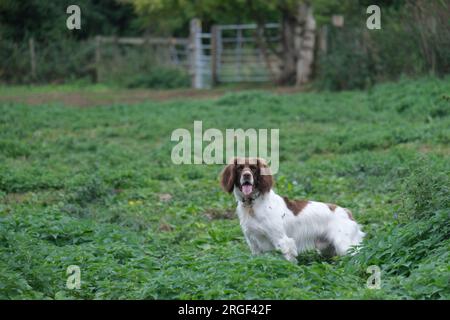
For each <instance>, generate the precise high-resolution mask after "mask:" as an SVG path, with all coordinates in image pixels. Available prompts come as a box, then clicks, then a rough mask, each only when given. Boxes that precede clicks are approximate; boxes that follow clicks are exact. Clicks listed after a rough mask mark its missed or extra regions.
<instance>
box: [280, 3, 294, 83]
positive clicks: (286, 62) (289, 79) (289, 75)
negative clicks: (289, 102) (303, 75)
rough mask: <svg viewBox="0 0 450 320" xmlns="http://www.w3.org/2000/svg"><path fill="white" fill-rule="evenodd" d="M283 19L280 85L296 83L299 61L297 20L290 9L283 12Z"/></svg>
mask: <svg viewBox="0 0 450 320" xmlns="http://www.w3.org/2000/svg"><path fill="white" fill-rule="evenodd" d="M281 19H282V21H281V46H282V53H281V58H282V61H281V70H280V75H279V77H278V83H279V84H291V83H293V82H294V81H295V73H296V61H297V57H296V50H295V43H294V42H295V26H296V19H295V16H293V15H292V13H291V12H290V10H288V9H285V10H283V11H282V18H281Z"/></svg>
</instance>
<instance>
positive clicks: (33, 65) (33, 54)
mask: <svg viewBox="0 0 450 320" xmlns="http://www.w3.org/2000/svg"><path fill="white" fill-rule="evenodd" d="M28 45H29V47H30V66H31V79H32V80H36V51H35V48H34V38H30V40H28Z"/></svg>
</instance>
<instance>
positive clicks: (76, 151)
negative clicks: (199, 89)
mask: <svg viewBox="0 0 450 320" xmlns="http://www.w3.org/2000/svg"><path fill="white" fill-rule="evenodd" d="M449 84H450V79H444V80H437V79H435V78H428V79H422V80H417V81H413V80H406V79H403V80H402V81H400V82H398V83H395V84H392V83H389V84H384V85H380V86H375V87H374V88H372V89H371V90H370V91H369V92H359V91H355V92H342V93H330V92H321V93H298V94H289V95H277V94H271V93H267V92H261V91H248V92H241V93H229V94H227V95H225V96H223V97H221V98H219V99H214V100H207V99H204V100H198V101H196V100H184V101H169V102H151V101H149V102H146V103H143V104H140V105H114V106H108V107H101V108H83V109H77V108H72V107H63V106H50V105H42V106H33V107H30V106H26V105H18V104H14V105H11V104H8V105H1V106H0V146H1V147H0V226H1V228H0V298H2V299H13V298H15V299H18V298H20V299H155V298H166V299H175V298H177V299H201V298H210V299H238V298H247V299H258V298H259V299H264V298H273V299H317V298H320V299H357V298H360V299H387V298H394V299H449V298H450V291H449V286H448V283H449V279H450V268H449V266H450V258H449V252H450V250H449V249H450V242H449V238H450V237H449V236H450V234H449V232H450V229H449V226H450V225H449V223H448V221H449V214H450V206H449V200H448V187H449V177H448V173H449V172H450V167H449V161H448V157H449V154H450V147H449V145H450V130H449V128H450V117H449V114H448V113H446V112H445V110H446V109H447V108H448V107H449V102H448V100H447V99H444V98H443V97H445V95H447V94H448V87H449ZM6 92H7V91H6ZM436 110H444V112H436ZM236 114H251V115H252V116H251V117H236ZM219 119H220V121H218V120H219ZM194 120H202V121H203V128H204V129H206V128H211V127H214V128H218V129H221V130H224V129H226V128H243V129H246V128H269V129H270V128H279V129H280V162H281V166H280V171H279V173H278V174H277V176H276V185H275V188H276V191H277V192H278V193H280V194H282V195H287V196H289V197H293V198H307V199H315V200H319V201H327V202H334V203H338V204H340V205H342V206H345V207H348V208H351V210H352V211H353V213H354V216H355V219H356V220H357V221H358V222H359V223H360V224H361V225H362V226H363V230H364V231H365V232H366V233H367V237H366V239H365V240H364V246H363V248H362V249H361V250H360V251H359V252H358V253H357V254H356V255H354V256H346V257H341V258H334V259H331V260H324V259H322V258H321V257H320V256H318V255H317V254H315V253H311V252H310V253H306V254H302V255H301V256H300V257H299V259H298V264H292V263H289V262H287V261H285V260H283V258H282V256H281V255H280V254H278V253H276V252H272V253H267V254H264V255H261V256H257V257H253V256H251V254H250V251H249V249H248V247H247V245H246V243H245V240H244V238H243V235H242V232H241V230H240V227H239V222H238V220H237V218H236V216H235V215H234V213H233V211H234V209H235V203H234V200H233V199H232V198H231V196H230V195H228V194H225V193H223V191H221V189H220V187H219V183H218V174H219V172H220V170H221V169H222V166H218V165H202V166H198V165H180V166H177V165H174V164H172V162H171V160H170V152H171V148H172V147H173V145H174V143H171V142H170V134H171V132H172V131H173V130H174V129H176V128H186V129H188V130H192V126H193V121H194ZM168 195H169V196H168ZM70 265H78V266H79V267H80V268H81V289H80V290H69V289H67V288H66V281H67V274H66V270H67V267H68V266H70ZM370 265H378V266H379V267H380V268H381V270H382V274H381V289H380V290H369V289H367V288H366V281H367V279H368V277H369V274H368V273H366V270H367V267H368V266H370Z"/></svg>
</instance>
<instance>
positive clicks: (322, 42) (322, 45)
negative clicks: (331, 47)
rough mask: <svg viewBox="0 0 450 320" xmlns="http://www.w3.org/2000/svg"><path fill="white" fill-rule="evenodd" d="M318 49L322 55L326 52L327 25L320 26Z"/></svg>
mask: <svg viewBox="0 0 450 320" xmlns="http://www.w3.org/2000/svg"><path fill="white" fill-rule="evenodd" d="M319 51H320V53H321V54H322V55H324V56H325V55H327V53H328V26H327V25H324V26H322V27H321V28H320V32H319Z"/></svg>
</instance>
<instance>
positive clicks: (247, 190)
mask: <svg viewBox="0 0 450 320" xmlns="http://www.w3.org/2000/svg"><path fill="white" fill-rule="evenodd" d="M241 189H242V193H243V194H244V195H246V196H248V195H249V194H251V193H252V192H253V185H252V184H251V183H250V182H248V181H246V182H244V183H243V184H242V186H241Z"/></svg>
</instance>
